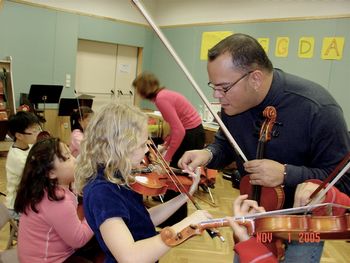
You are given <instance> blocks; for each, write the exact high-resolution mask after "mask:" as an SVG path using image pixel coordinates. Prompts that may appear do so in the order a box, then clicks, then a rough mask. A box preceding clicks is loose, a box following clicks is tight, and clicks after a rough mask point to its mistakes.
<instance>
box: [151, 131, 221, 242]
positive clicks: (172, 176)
mask: <svg viewBox="0 0 350 263" xmlns="http://www.w3.org/2000/svg"><path fill="white" fill-rule="evenodd" d="M149 141H150V142H151V143H150V147H149V149H150V150H151V151H152V152H153V154H154V155H155V156H156V157H157V158H158V159H159V163H160V165H161V166H162V168H163V170H164V171H165V172H166V174H167V175H168V177H169V178H170V179H171V180H172V181H173V183H174V185H175V186H176V188H177V189H178V190H179V191H180V193H184V194H185V195H186V196H187V197H188V199H190V200H191V202H192V204H193V205H194V206H195V207H196V209H197V210H201V208H200V206H199V204H198V203H197V202H196V200H194V198H193V196H192V195H190V193H189V192H188V191H187V189H186V188H185V187H184V185H183V184H182V183H181V182H180V180H179V179H178V178H177V177H176V174H175V173H174V171H173V170H172V169H171V167H170V166H169V164H168V163H167V162H166V161H165V159H164V157H163V156H162V155H161V154H160V153H159V151H158V149H157V147H156V145H155V143H154V142H153V140H152V138H149ZM180 188H181V189H180ZM206 231H207V232H208V234H209V236H210V237H211V238H214V237H218V238H220V240H221V241H222V242H224V241H225V239H224V237H223V236H221V235H220V233H219V232H218V231H214V230H212V229H206Z"/></svg>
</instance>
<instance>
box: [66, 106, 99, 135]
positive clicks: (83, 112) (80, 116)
mask: <svg viewBox="0 0 350 263" xmlns="http://www.w3.org/2000/svg"><path fill="white" fill-rule="evenodd" d="M92 113H94V112H93V110H92V109H91V108H89V107H87V106H80V107H79V109H76V110H74V111H73V113H72V114H71V116H70V127H71V130H72V131H73V130H76V129H79V130H81V131H82V132H83V127H81V125H80V123H79V121H82V120H84V119H86V118H87V117H88V116H89V115H90V114H92Z"/></svg>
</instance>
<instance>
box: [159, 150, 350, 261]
mask: <svg viewBox="0 0 350 263" xmlns="http://www.w3.org/2000/svg"><path fill="white" fill-rule="evenodd" d="M349 160H350V153H349V154H348V155H347V156H345V158H344V159H343V161H342V162H341V163H340V164H339V165H338V166H337V167H336V168H335V170H334V171H333V172H332V173H331V174H330V175H329V177H328V178H327V179H326V180H325V182H330V179H333V181H332V182H331V183H329V184H328V186H327V187H326V188H325V189H323V187H324V186H325V184H324V183H322V182H321V181H317V180H311V181H309V182H305V183H303V184H300V185H298V188H297V191H296V193H295V203H294V206H295V208H289V209H282V210H275V211H271V212H265V209H264V208H263V207H261V206H258V204H257V202H256V201H254V200H247V197H248V195H241V196H239V197H238V198H237V199H236V200H235V202H234V207H233V210H234V214H235V215H236V216H235V217H226V218H220V219H214V220H208V221H204V222H201V223H199V224H196V225H190V226H188V227H186V228H185V229H183V230H182V231H180V232H179V233H174V232H173V231H171V230H170V229H164V230H163V231H162V238H163V240H164V242H165V243H167V244H168V245H169V246H176V245H178V244H180V243H182V242H183V241H184V240H187V239H189V238H190V237H192V236H195V235H200V234H201V233H202V232H203V230H204V229H206V228H207V227H211V228H218V227H227V226H231V227H232V228H233V230H234V231H235V233H234V234H235V235H236V236H238V241H239V242H241V241H247V240H249V239H250V238H251V236H253V235H254V236H255V238H254V239H256V242H257V243H259V242H260V243H264V242H265V243H266V242H267V243H271V242H272V240H276V239H277V240H278V241H279V242H276V244H275V247H274V248H275V253H276V255H277V256H278V258H283V256H284V246H283V245H282V244H283V243H282V242H281V241H280V239H281V238H282V239H284V240H286V242H287V243H288V242H289V243H290V242H291V241H292V240H296V241H298V242H300V243H310V242H312V243H316V242H320V241H321V240H324V239H345V240H349V239H350V213H345V212H346V210H349V209H350V198H349V196H348V195H346V194H344V193H341V192H340V191H339V190H338V189H336V188H334V187H333V185H334V184H335V183H336V181H338V180H339V179H340V178H341V177H342V176H343V175H344V174H345V173H346V171H348V170H349V168H350V162H349ZM329 178H330V179H329ZM332 187H333V188H332ZM320 188H321V189H323V191H320ZM330 189H332V191H329V190H330ZM312 198H314V199H312ZM313 200H316V203H317V202H319V201H321V202H325V203H322V204H313V205H305V204H307V203H315V202H312V201H313ZM330 201H333V202H334V203H328V202H330ZM299 205H303V206H300V207H298V206H299ZM306 212H312V215H311V214H303V215H298V213H306ZM241 226H244V228H243V227H241ZM266 237H268V238H266ZM236 241H237V240H236ZM256 242H255V243H256ZM255 245H257V244H255ZM258 245H259V244H258ZM240 247H241V246H239V248H240ZM235 250H236V249H235ZM237 251H239V249H237ZM243 257H244V255H243ZM243 262H245V261H243ZM267 262H269V261H267Z"/></svg>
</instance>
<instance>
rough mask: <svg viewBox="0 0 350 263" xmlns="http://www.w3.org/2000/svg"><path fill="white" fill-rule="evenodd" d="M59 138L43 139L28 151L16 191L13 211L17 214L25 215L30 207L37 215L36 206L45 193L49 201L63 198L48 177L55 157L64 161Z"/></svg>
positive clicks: (55, 183) (54, 183)
mask: <svg viewBox="0 0 350 263" xmlns="http://www.w3.org/2000/svg"><path fill="white" fill-rule="evenodd" d="M60 142H61V141H60V139H59V138H48V139H43V140H41V141H39V142H37V143H35V144H34V145H33V147H32V148H31V149H30V151H29V154H28V157H27V161H26V164H25V166H24V170H23V174H22V179H21V182H20V184H19V186H18V189H17V196H16V200H15V205H14V209H15V211H16V212H17V213H25V214H26V210H27V209H28V208H29V207H30V208H31V209H32V210H33V211H34V212H36V213H38V212H39V211H38V209H37V208H36V205H37V204H38V203H40V201H41V200H42V199H43V197H44V194H45V191H47V195H48V198H49V200H51V201H59V200H62V199H63V198H64V197H63V196H58V195H57V193H56V190H57V186H58V181H57V179H51V178H50V177H49V173H50V171H51V170H52V169H53V168H54V160H55V156H57V158H58V159H60V160H64V161H65V160H66V157H64V156H63V155H62V152H61V147H60Z"/></svg>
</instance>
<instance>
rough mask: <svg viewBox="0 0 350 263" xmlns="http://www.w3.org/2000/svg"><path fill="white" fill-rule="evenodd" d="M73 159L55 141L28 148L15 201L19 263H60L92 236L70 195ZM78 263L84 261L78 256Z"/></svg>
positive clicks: (76, 203)
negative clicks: (17, 221) (18, 216)
mask: <svg viewBox="0 0 350 263" xmlns="http://www.w3.org/2000/svg"><path fill="white" fill-rule="evenodd" d="M74 168H75V158H74V157H73V156H72V155H71V153H70V151H69V149H68V147H67V146H66V145H65V144H64V143H62V142H60V140H59V139H58V138H49V139H44V140H41V141H39V142H37V143H36V144H34V146H33V147H32V148H31V150H30V152H29V155H28V158H27V161H26V164H25V167H24V171H23V176H22V179H21V182H20V184H19V188H18V192H17V197H16V200H15V205H14V208H15V211H16V212H18V213H20V214H21V216H20V220H19V230H18V257H19V260H20V262H21V263H27V262H28V263H36V262H38V263H39V262H47V263H50V262H51V263H59V262H64V261H65V260H67V259H69V258H70V257H71V256H72V257H75V255H73V254H74V253H75V252H76V250H77V249H78V248H80V247H82V246H84V245H85V244H86V243H87V242H88V241H89V240H90V239H91V237H92V236H93V232H92V230H91V229H90V227H89V225H88V224H87V222H86V220H85V219H84V220H80V219H79V218H78V214H77V206H78V202H77V197H76V196H75V195H74V194H73V192H71V191H70V189H69V185H70V184H71V183H72V182H73V180H74ZM79 260H80V261H79V262H90V261H85V259H84V258H82V257H80V256H79Z"/></svg>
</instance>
